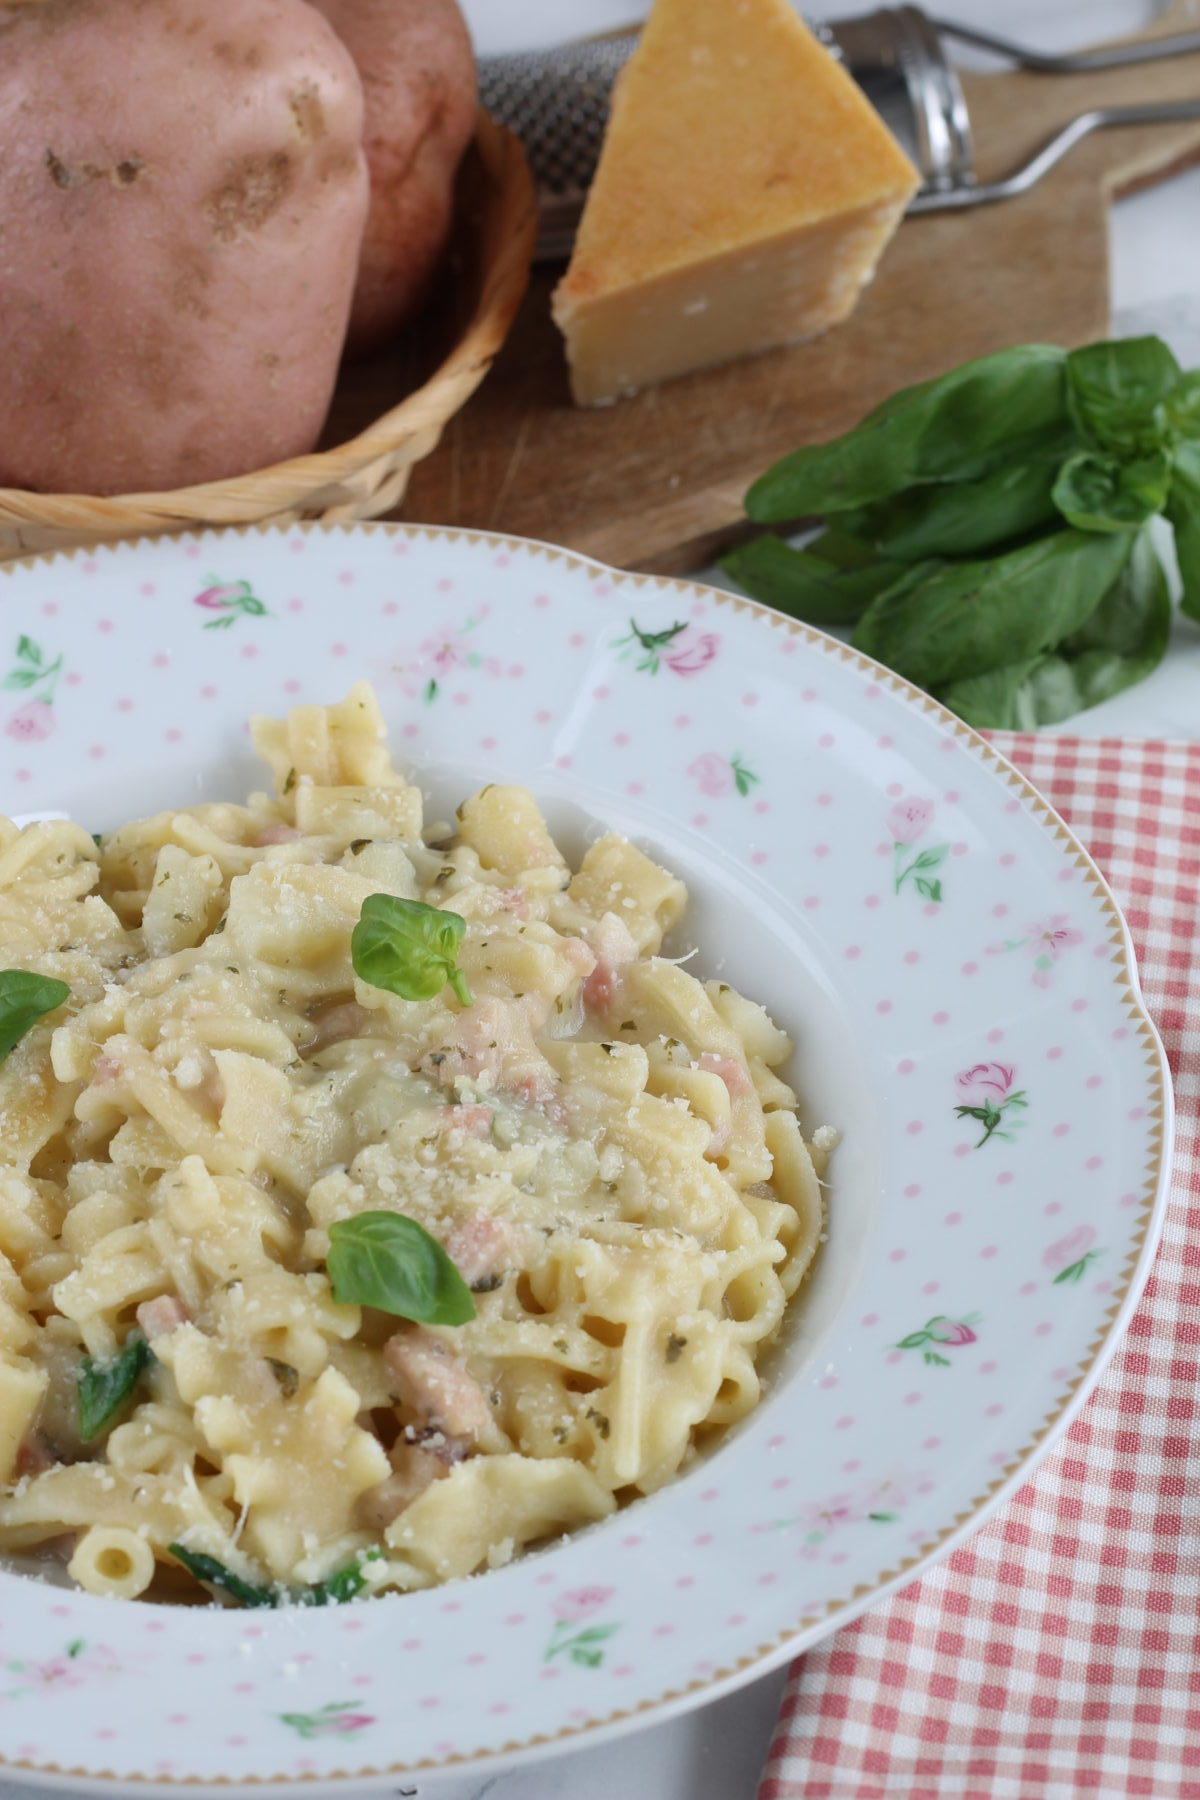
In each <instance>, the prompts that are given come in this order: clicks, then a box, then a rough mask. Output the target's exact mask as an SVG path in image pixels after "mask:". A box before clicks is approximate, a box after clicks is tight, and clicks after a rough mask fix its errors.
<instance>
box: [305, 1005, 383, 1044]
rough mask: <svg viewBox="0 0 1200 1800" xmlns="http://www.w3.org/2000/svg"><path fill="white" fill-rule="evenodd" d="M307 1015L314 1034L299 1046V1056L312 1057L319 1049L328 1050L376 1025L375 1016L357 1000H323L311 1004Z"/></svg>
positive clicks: (362, 1035) (365, 1032)
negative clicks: (319, 1002)
mask: <svg viewBox="0 0 1200 1800" xmlns="http://www.w3.org/2000/svg"><path fill="white" fill-rule="evenodd" d="M308 1016H309V1018H310V1019H311V1021H312V1026H313V1035H312V1037H310V1038H309V1039H308V1041H307V1042H306V1043H304V1044H302V1045H301V1046H300V1054H301V1056H315V1055H316V1054H317V1052H318V1050H327V1049H328V1048H329V1046H330V1044H340V1043H343V1042H344V1041H345V1039H346V1038H356V1037H365V1036H366V1035H367V1033H368V1032H369V1031H371V1030H372V1029H373V1028H374V1025H375V1019H374V1016H373V1015H372V1014H371V1013H369V1012H368V1011H367V1009H366V1007H365V1006H360V1005H359V1004H358V1001H357V1000H326V1001H324V1002H323V1003H322V1004H320V1005H318V1006H314V1007H312V1008H311V1009H310V1011H309V1014H308Z"/></svg>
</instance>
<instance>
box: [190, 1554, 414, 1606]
mask: <svg viewBox="0 0 1200 1800" xmlns="http://www.w3.org/2000/svg"><path fill="white" fill-rule="evenodd" d="M167 1548H168V1549H169V1550H170V1552H171V1555H172V1556H173V1557H174V1558H175V1560H176V1562H177V1563H181V1564H182V1565H183V1567H184V1568H185V1569H186V1570H187V1572H188V1574H189V1575H194V1576H195V1578H196V1580H197V1581H201V1582H203V1583H204V1585H205V1587H213V1588H220V1589H221V1590H222V1592H223V1593H226V1594H228V1595H229V1596H230V1597H231V1598H232V1599H234V1600H239V1601H240V1602H241V1604H242V1605H243V1606H289V1605H290V1606H341V1605H343V1604H344V1603H345V1602H346V1601H347V1600H353V1599H354V1598H355V1596H356V1595H357V1594H361V1593H362V1591H363V1589H364V1588H365V1587H366V1585H367V1578H366V1576H365V1575H364V1574H363V1568H364V1566H365V1565H366V1564H367V1563H371V1562H378V1561H379V1560H380V1559H381V1557H382V1556H383V1551H382V1550H366V1551H363V1552H362V1554H361V1555H359V1556H356V1557H355V1558H354V1560H353V1562H349V1563H347V1564H346V1566H345V1568H342V1569H337V1570H335V1572H334V1573H333V1574H332V1575H328V1576H326V1578H325V1580H324V1581H317V1582H314V1583H313V1585H312V1586H311V1587H305V1588H286V1587H283V1586H281V1585H278V1584H277V1585H276V1586H274V1587H261V1586H260V1585H259V1583H258V1582H255V1581H246V1580H245V1579H244V1578H243V1577H242V1576H241V1575H235V1574H234V1572H233V1570H232V1569H227V1568H226V1567H225V1564H224V1563H223V1562H218V1561H217V1559H216V1557H215V1556H208V1555H206V1554H205V1553H204V1552H203V1551H201V1550H188V1549H186V1548H185V1547H184V1545H183V1544H168V1546H167Z"/></svg>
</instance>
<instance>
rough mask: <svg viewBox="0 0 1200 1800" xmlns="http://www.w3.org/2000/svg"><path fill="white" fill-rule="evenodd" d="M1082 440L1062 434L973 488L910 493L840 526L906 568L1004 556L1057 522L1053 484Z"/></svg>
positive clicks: (967, 484) (957, 485) (937, 486)
mask: <svg viewBox="0 0 1200 1800" xmlns="http://www.w3.org/2000/svg"><path fill="white" fill-rule="evenodd" d="M1076 441H1077V440H1075V439H1074V438H1069V437H1067V436H1065V435H1064V434H1062V433H1060V432H1056V433H1054V434H1053V436H1052V437H1051V439H1050V441H1049V442H1048V443H1046V444H1042V445H1039V446H1038V447H1037V448H1036V450H1034V451H1033V452H1032V453H1031V454H1030V455H1029V456H1028V457H1013V459H1012V460H1008V461H1005V462H1004V463H1003V464H1002V465H1001V467H1000V468H998V469H991V470H989V471H988V473H987V474H986V475H980V476H978V477H977V478H976V479H975V480H973V481H939V482H933V483H929V484H927V485H926V486H924V487H916V488H908V489H906V490H905V491H904V492H903V493H900V494H896V495H895V496H894V497H893V498H892V499H890V500H882V501H879V502H878V503H877V504H876V505H874V506H864V507H860V508H858V509H857V510H856V511H854V512H850V513H846V514H844V515H843V516H841V517H840V519H839V521H838V522H839V524H841V525H842V526H843V527H844V529H845V530H847V531H849V532H853V533H854V535H855V536H856V537H857V538H861V539H864V540H865V541H866V542H867V544H869V545H871V546H873V547H874V549H875V551H876V553H877V554H878V555H879V556H881V557H888V558H891V559H893V560H898V561H900V562H905V563H908V562H917V561H921V560H924V559H926V558H928V557H948V556H978V555H979V554H980V553H981V552H982V551H985V550H999V549H1001V547H1007V546H1009V545H1010V544H1011V543H1012V541H1013V540H1014V539H1016V538H1023V537H1026V536H1028V534H1029V533H1030V532H1032V531H1037V530H1039V529H1040V528H1041V527H1042V526H1045V525H1048V524H1050V523H1051V522H1052V521H1054V522H1057V513H1056V511H1055V506H1054V499H1053V495H1052V489H1053V487H1054V478H1055V475H1056V473H1057V471H1058V467H1059V465H1060V463H1061V462H1062V459H1063V457H1064V456H1065V455H1067V454H1068V452H1069V450H1070V449H1071V447H1072V445H1073V444H1074V443H1075V442H1076Z"/></svg>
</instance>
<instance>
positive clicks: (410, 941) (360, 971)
mask: <svg viewBox="0 0 1200 1800" xmlns="http://www.w3.org/2000/svg"><path fill="white" fill-rule="evenodd" d="M466 929H467V924H466V920H465V919H462V918H460V917H459V915H458V913H455V912H447V911H446V909H445V908H444V907H439V906H427V905H426V904H425V902H424V901H423V900H401V899H400V898H399V897H398V896H397V895H395V894H370V895H368V897H367V899H365V900H364V901H363V904H362V912H361V914H360V916H359V921H358V924H357V925H356V926H355V927H354V930H353V932H352V933H351V937H350V960H351V962H352V963H353V965H354V973H355V974H356V975H357V976H358V977H359V979H360V980H362V981H365V982H368V983H369V984H370V985H371V987H377V988H383V989H384V990H385V991H386V992H387V993H389V994H398V995H399V996H400V998H401V999H402V1000H433V999H436V997H437V996H438V994H440V993H441V991H442V989H443V988H444V987H445V986H446V984H447V983H449V985H450V986H451V987H452V988H453V990H454V993H455V996H456V998H457V999H458V1001H459V1004H460V1005H462V1006H470V1004H471V995H470V992H469V990H468V988H467V984H466V981H465V979H464V977H463V973H462V970H461V969H460V968H459V966H458V962H457V954H458V946H459V944H460V943H461V942H462V940H463V935H464V933H465V932H466Z"/></svg>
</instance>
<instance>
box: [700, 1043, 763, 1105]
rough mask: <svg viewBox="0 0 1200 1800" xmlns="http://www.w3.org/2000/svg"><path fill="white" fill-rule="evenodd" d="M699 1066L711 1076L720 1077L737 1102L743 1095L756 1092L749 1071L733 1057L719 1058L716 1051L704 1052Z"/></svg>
mask: <svg viewBox="0 0 1200 1800" xmlns="http://www.w3.org/2000/svg"><path fill="white" fill-rule="evenodd" d="M699 1065H700V1067H701V1068H702V1069H705V1070H707V1072H708V1073H709V1074H710V1075H716V1076H719V1078H720V1079H721V1080H722V1081H723V1082H724V1083H725V1086H726V1087H727V1088H728V1089H729V1098H730V1099H731V1100H737V1099H738V1098H739V1097H740V1096H741V1095H743V1094H752V1093H753V1092H754V1083H753V1082H752V1081H751V1079H750V1075H749V1071H748V1070H747V1069H746V1068H745V1066H744V1065H743V1064H742V1063H740V1062H737V1061H736V1060H735V1059H734V1058H733V1057H732V1056H718V1055H717V1053H716V1051H715V1050H702V1051H701V1052H700V1057H699Z"/></svg>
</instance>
